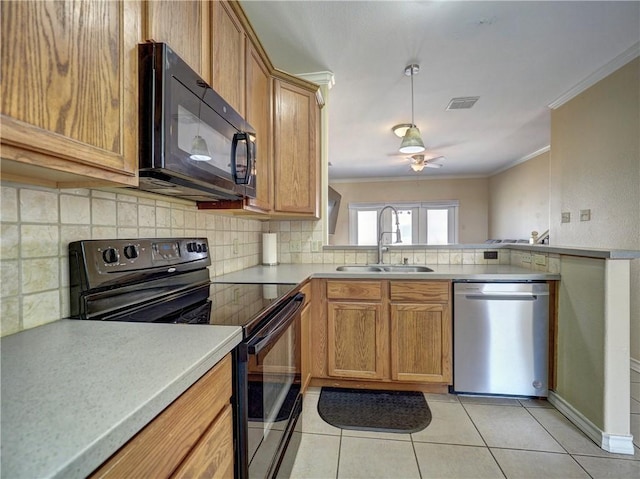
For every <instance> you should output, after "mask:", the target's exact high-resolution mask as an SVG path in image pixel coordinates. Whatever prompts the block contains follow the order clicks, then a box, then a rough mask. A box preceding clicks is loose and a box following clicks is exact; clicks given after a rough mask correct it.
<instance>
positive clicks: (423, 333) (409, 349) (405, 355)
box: [391, 303, 451, 384]
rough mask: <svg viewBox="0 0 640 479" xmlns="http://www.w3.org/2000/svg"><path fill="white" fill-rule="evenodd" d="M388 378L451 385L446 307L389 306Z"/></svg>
mask: <svg viewBox="0 0 640 479" xmlns="http://www.w3.org/2000/svg"><path fill="white" fill-rule="evenodd" d="M391 378H392V379H393V380H396V381H414V382H418V381H419V382H439V383H447V384H448V383H450V382H451V317H450V313H449V306H448V305H447V304H394V303H392V304H391Z"/></svg>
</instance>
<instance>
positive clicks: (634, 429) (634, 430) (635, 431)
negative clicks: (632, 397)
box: [631, 414, 640, 447]
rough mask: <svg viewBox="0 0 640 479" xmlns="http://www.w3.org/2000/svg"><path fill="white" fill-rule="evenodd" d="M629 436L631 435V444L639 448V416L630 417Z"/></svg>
mask: <svg viewBox="0 0 640 479" xmlns="http://www.w3.org/2000/svg"><path fill="white" fill-rule="evenodd" d="M631 434H632V435H633V443H634V444H635V445H636V447H640V414H632V415H631Z"/></svg>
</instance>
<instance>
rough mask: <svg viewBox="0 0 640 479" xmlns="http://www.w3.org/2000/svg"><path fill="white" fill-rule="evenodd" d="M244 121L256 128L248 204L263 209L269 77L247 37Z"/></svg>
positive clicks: (267, 189)
mask: <svg viewBox="0 0 640 479" xmlns="http://www.w3.org/2000/svg"><path fill="white" fill-rule="evenodd" d="M246 99H247V116H246V118H247V121H248V122H249V124H250V125H251V126H252V127H253V128H254V129H255V130H256V147H257V149H256V151H257V158H256V177H257V184H256V197H255V198H251V199H250V200H249V204H250V205H251V206H254V207H256V208H259V209H261V210H263V211H269V210H270V209H271V207H272V203H273V199H272V196H273V195H272V182H273V178H272V176H271V170H272V166H271V77H270V76H269V70H268V69H267V67H266V65H265V64H264V62H263V61H262V59H261V58H260V56H259V55H258V52H256V50H255V49H254V48H253V47H252V46H251V45H250V42H249V40H247V91H246Z"/></svg>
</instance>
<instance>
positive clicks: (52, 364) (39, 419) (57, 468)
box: [1, 319, 241, 479]
mask: <svg viewBox="0 0 640 479" xmlns="http://www.w3.org/2000/svg"><path fill="white" fill-rule="evenodd" d="M240 340H241V328H239V327H235V326H201V327H194V326H186V327H185V325H176V324H152V323H128V322H114V321H104V322H102V321H81V320H68V319H63V320H60V321H56V322H54V323H50V324H46V325H44V326H40V327H37V328H33V329H30V330H27V331H23V332H20V333H17V334H13V335H10V336H6V337H3V338H2V344H1V347H2V459H1V467H2V469H1V472H2V477H7V478H9V477H10V478H14V479H18V478H29V479H31V478H35V477H37V478H44V477H64V478H75V477H78V478H80V477H86V476H87V475H89V474H90V473H91V472H92V471H93V470H94V469H95V468H96V467H98V466H99V465H100V464H102V463H103V462H104V461H105V460H106V459H107V458H109V457H110V456H111V455H112V454H113V453H114V452H116V451H117V450H118V449H119V448H120V447H121V446H122V445H124V444H125V443H126V442H127V441H128V440H129V439H130V438H131V437H132V436H134V435H135V434H136V433H137V432H138V431H140V430H141V429H142V428H143V427H144V426H145V425H147V424H148V423H149V422H150V421H151V420H152V419H153V418H154V417H156V416H157V415H158V414H159V413H160V412H161V411H163V410H164V409H165V408H166V407H167V406H168V405H169V404H171V403H172V402H173V401H174V400H175V399H176V398H178V397H179V396H180V395H181V394H182V393H183V392H184V391H186V390H187V389H188V388H189V387H190V386H191V385H192V384H194V383H195V382H196V381H197V380H198V379H199V378H200V377H202V376H203V375H204V374H205V373H206V372H207V371H209V370H210V369H211V368H212V367H213V366H214V365H216V363H218V362H219V361H220V360H221V359H222V358H224V357H225V356H226V355H227V354H228V353H229V352H230V351H231V350H232V349H233V348H234V347H235V346H236V345H237V344H238V343H239V342H240Z"/></svg>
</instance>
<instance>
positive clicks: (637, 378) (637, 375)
mask: <svg viewBox="0 0 640 479" xmlns="http://www.w3.org/2000/svg"><path fill="white" fill-rule="evenodd" d="M631 382H632V383H640V372H638V371H634V370H633V369H632V370H631Z"/></svg>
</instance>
